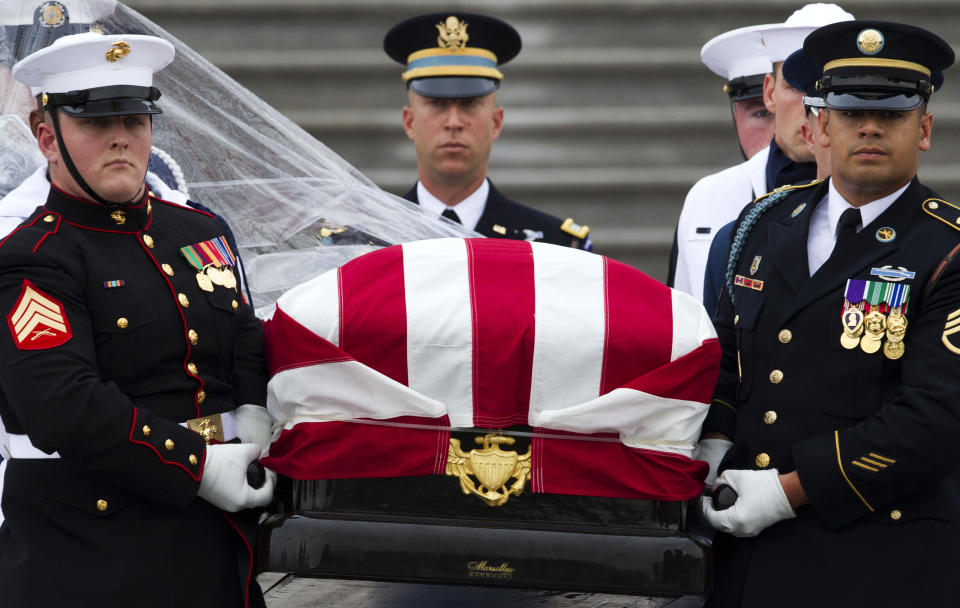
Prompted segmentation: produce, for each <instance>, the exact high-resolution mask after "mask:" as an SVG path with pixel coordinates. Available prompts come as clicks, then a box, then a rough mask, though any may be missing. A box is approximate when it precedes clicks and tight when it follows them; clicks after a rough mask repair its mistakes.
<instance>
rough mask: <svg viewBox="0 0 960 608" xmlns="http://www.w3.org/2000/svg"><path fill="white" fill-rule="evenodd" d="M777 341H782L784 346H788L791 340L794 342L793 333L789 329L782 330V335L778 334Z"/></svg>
mask: <svg viewBox="0 0 960 608" xmlns="http://www.w3.org/2000/svg"><path fill="white" fill-rule="evenodd" d="M777 340H780V342H781V343H782V344H787V343H788V342H790V340H793V332H792V331H790V330H789V329H781V330H780V333H778V334H777Z"/></svg>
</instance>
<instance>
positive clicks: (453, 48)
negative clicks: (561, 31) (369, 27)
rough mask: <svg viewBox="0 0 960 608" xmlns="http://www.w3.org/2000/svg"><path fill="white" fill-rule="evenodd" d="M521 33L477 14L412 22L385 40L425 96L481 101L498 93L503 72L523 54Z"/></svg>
mask: <svg viewBox="0 0 960 608" xmlns="http://www.w3.org/2000/svg"><path fill="white" fill-rule="evenodd" d="M520 46H521V43H520V34H519V33H517V30H515V29H514V28H513V26H511V25H510V24H508V23H506V22H504V21H501V20H500V19H496V18H494V17H488V16H486V15H477V14H474V13H462V12H445V13H430V14H427V15H418V16H416V17H411V18H410V19H407V20H406V21H403V22H401V23H398V24H397V25H395V26H393V28H391V29H390V31H389V32H387V35H386V37H385V38H384V39H383V50H384V51H386V53H387V55H389V56H390V58H391V59H393V60H394V61H397V62H398V63H401V64H404V65H406V66H407V70H406V71H405V72H404V73H403V80H404V82H406V83H407V87H409V88H410V90H412V91H413V92H415V93H418V94H420V95H423V96H425V97H446V98H462V97H480V96H482V95H487V94H489V93H492V92H494V91H496V90H497V88H498V87H499V86H500V81H501V80H502V79H503V74H502V73H501V72H500V70H499V69H498V67H499V66H500V65H503V64H505V63H507V62H508V61H510V60H511V59H513V58H514V57H516V56H517V53H519V52H520Z"/></svg>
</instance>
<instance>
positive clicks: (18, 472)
mask: <svg viewBox="0 0 960 608" xmlns="http://www.w3.org/2000/svg"><path fill="white" fill-rule="evenodd" d="M172 58H173V47H172V45H170V44H169V43H167V42H166V41H163V40H161V39H159V38H155V37H152V36H99V35H96V34H82V35H77V36H68V37H64V38H62V39H60V40H59V41H57V42H56V43H55V44H54V45H52V46H51V47H49V48H47V49H44V50H41V51H38V52H37V53H34V54H33V55H31V56H30V57H28V58H26V59H25V60H23V61H22V62H21V63H19V64H18V65H17V66H16V67H15V68H14V74H15V76H16V77H17V78H18V79H20V80H21V81H22V82H24V83H25V84H29V85H32V86H39V87H41V89H42V90H43V103H44V104H45V109H46V110H47V112H48V114H49V116H50V120H51V121H52V122H53V123H54V124H56V125H58V126H57V127H56V133H57V136H56V137H57V144H56V145H59V146H60V148H59V149H60V151H61V155H62V156H61V158H64V157H69V154H70V153H69V148H68V144H67V140H66V139H65V138H64V136H63V131H62V130H61V127H62V126H63V125H64V124H65V121H68V120H69V121H75V120H77V121H81V122H84V123H85V124H86V121H89V124H97V123H98V121H106V120H120V119H124V120H125V119H126V118H127V117H128V116H138V117H143V116H145V115H152V114H156V113H159V111H160V110H159V108H158V107H157V106H156V104H155V103H154V102H155V101H156V99H157V98H158V97H159V92H158V91H157V90H156V89H155V88H153V87H152V84H151V81H152V74H153V72H154V71H156V70H157V69H160V68H162V67H163V66H164V65H166V64H167V63H169V62H170V60H172ZM80 82H83V83H86V84H87V87H88V88H82V86H78V84H79V83H80ZM43 128H47V125H44V126H43ZM50 128H52V127H50ZM42 139H43V137H42V136H41V140H42ZM72 141H74V142H76V141H77V140H76V139H73V140H72ZM148 148H149V146H146V147H145V148H144V150H148ZM111 149H113V148H111ZM81 160H82V159H80V158H79V157H78V159H77V161H76V162H77V164H82V162H81ZM140 160H142V162H143V170H144V172H145V171H146V160H147V159H146V157H144V158H143V159H140ZM63 162H66V161H63ZM51 163H53V160H51ZM70 164H73V161H71V163H70ZM71 174H72V175H73V177H74V179H75V180H76V184H77V185H79V186H81V187H82V188H83V190H84V191H85V193H86V194H87V196H80V195H78V194H76V193H68V192H67V191H66V190H65V189H63V187H62V183H59V179H60V178H59V177H57V175H60V173H58V174H57V175H54V173H53V171H52V169H51V176H52V182H53V183H52V187H51V190H50V194H49V196H48V198H47V200H46V201H45V202H44V201H38V204H40V205H41V206H40V207H39V208H38V209H37V211H36V212H35V213H34V214H33V215H32V216H31V217H29V218H28V219H27V220H26V221H25V222H24V223H23V224H22V225H21V226H20V227H19V228H17V229H16V230H15V231H14V232H13V233H12V234H11V235H10V236H8V237H7V238H6V239H5V240H4V241H3V243H2V244H0V309H2V310H3V311H4V314H5V315H6V319H7V330H6V331H4V332H0V333H2V335H0V384H2V387H3V388H2V394H0V417H2V420H3V423H4V425H5V427H6V430H7V432H8V433H9V434H10V445H9V447H10V450H11V456H12V458H11V459H10V461H9V462H8V463H7V470H6V477H5V484H4V488H3V497H2V500H3V511H4V515H5V521H4V523H3V525H2V526H0V598H2V599H0V602H2V604H3V605H4V606H5V607H6V606H10V607H15V608H18V607H34V606H66V605H69V606H103V605H137V606H157V607H160V606H164V607H167V606H257V605H262V597H261V596H260V590H259V588H258V587H257V584H256V582H255V581H254V580H253V579H252V573H253V559H254V548H255V538H256V524H257V518H258V515H259V512H258V511H257V510H256V509H253V508H248V507H255V506H263V505H265V504H266V502H267V501H269V498H270V495H271V494H272V487H273V482H274V477H273V476H272V475H268V476H267V477H268V480H267V484H266V485H265V486H264V487H263V488H261V489H259V490H256V489H253V488H252V487H249V486H248V485H247V482H246V475H245V473H246V467H247V465H248V464H249V463H250V462H252V460H255V459H256V458H257V457H259V454H260V452H261V449H262V443H263V442H264V441H265V439H264V436H265V435H266V436H268V435H269V416H268V415H266V411H265V409H264V408H263V404H264V403H265V399H266V374H265V369H264V360H263V354H262V326H261V323H260V321H259V320H258V319H257V318H256V317H255V316H254V315H253V311H252V309H251V307H250V306H249V305H248V304H247V303H246V302H245V301H244V298H243V296H242V294H241V293H240V291H239V287H238V286H239V272H238V271H237V270H236V263H235V262H236V258H235V255H234V253H233V252H232V251H231V249H230V246H229V245H228V244H227V240H226V238H225V237H224V231H223V226H222V224H220V222H219V221H218V220H217V219H216V218H214V217H213V216H211V215H209V214H207V213H203V212H199V211H196V210H193V209H190V208H187V207H183V206H180V205H176V204H172V203H168V202H165V201H162V200H160V199H157V198H154V197H153V196H151V195H150V194H149V191H148V190H147V189H146V188H143V187H142V181H141V182H140V183H141V190H140V194H139V195H136V196H135V197H134V198H133V199H131V200H128V201H120V202H118V201H113V200H110V199H107V198H104V196H101V194H100V193H99V192H98V191H97V190H96V189H94V187H93V186H92V185H91V183H94V184H95V183H96V182H88V181H87V180H86V179H85V178H84V176H83V174H82V173H81V172H80V171H79V170H78V169H77V168H76V166H74V167H73V168H72V170H71ZM98 199H99V200H98ZM198 262H199V263H202V265H200V264H198ZM236 439H238V440H240V441H242V443H230V442H231V441H234V440H236ZM242 456H246V457H245V458H244V457H242Z"/></svg>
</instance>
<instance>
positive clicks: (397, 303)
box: [340, 245, 407, 384]
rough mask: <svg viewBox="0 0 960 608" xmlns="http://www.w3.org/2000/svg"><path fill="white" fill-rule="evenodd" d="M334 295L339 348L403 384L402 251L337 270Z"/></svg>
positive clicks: (393, 249)
mask: <svg viewBox="0 0 960 608" xmlns="http://www.w3.org/2000/svg"><path fill="white" fill-rule="evenodd" d="M340 293H341V310H340V332H341V333H340V348H341V349H342V350H344V351H346V352H348V353H350V355H351V356H353V358H354V359H356V360H357V361H359V362H360V363H363V364H364V365H366V366H367V367H370V368H372V369H375V370H376V371H378V372H380V373H381V374H383V375H384V376H387V377H388V378H390V379H392V380H395V381H397V382H399V383H400V384H407V305H406V297H405V295H404V288H403V248H402V247H401V246H400V245H394V246H393V247H388V248H386V249H381V250H380V251H374V252H372V253H368V254H366V255H364V256H363V257H361V258H358V259H356V260H353V261H351V262H348V263H347V264H345V265H344V266H342V267H341V268H340ZM371 337H375V338H376V339H371Z"/></svg>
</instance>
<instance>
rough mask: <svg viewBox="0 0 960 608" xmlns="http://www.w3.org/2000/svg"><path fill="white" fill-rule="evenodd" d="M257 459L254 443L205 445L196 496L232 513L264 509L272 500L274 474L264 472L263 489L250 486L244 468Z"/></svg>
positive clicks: (256, 446)
mask: <svg viewBox="0 0 960 608" xmlns="http://www.w3.org/2000/svg"><path fill="white" fill-rule="evenodd" d="M259 458H260V446H259V445H257V444H255V443H221V444H217V445H208V446H207V459H206V461H205V462H204V463H203V476H202V477H201V478H200V489H199V490H197V496H199V497H200V498H203V499H204V500H206V501H207V502H209V503H210V504H212V505H214V506H215V507H219V508H221V509H223V510H224V511H230V512H233V513H235V512H237V511H240V510H241V509H250V508H252V507H264V506H266V505H267V503H269V502H270V499H271V498H272V497H273V486H274V484H275V483H276V481H277V474H276V473H274V472H273V471H270V470H267V479H266V481H265V482H264V484H263V487H261V488H259V489H254V488H253V487H251V486H250V484H248V483H247V467H248V466H249V465H250V463H251V462H255V461H256V460H257V459H259Z"/></svg>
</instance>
